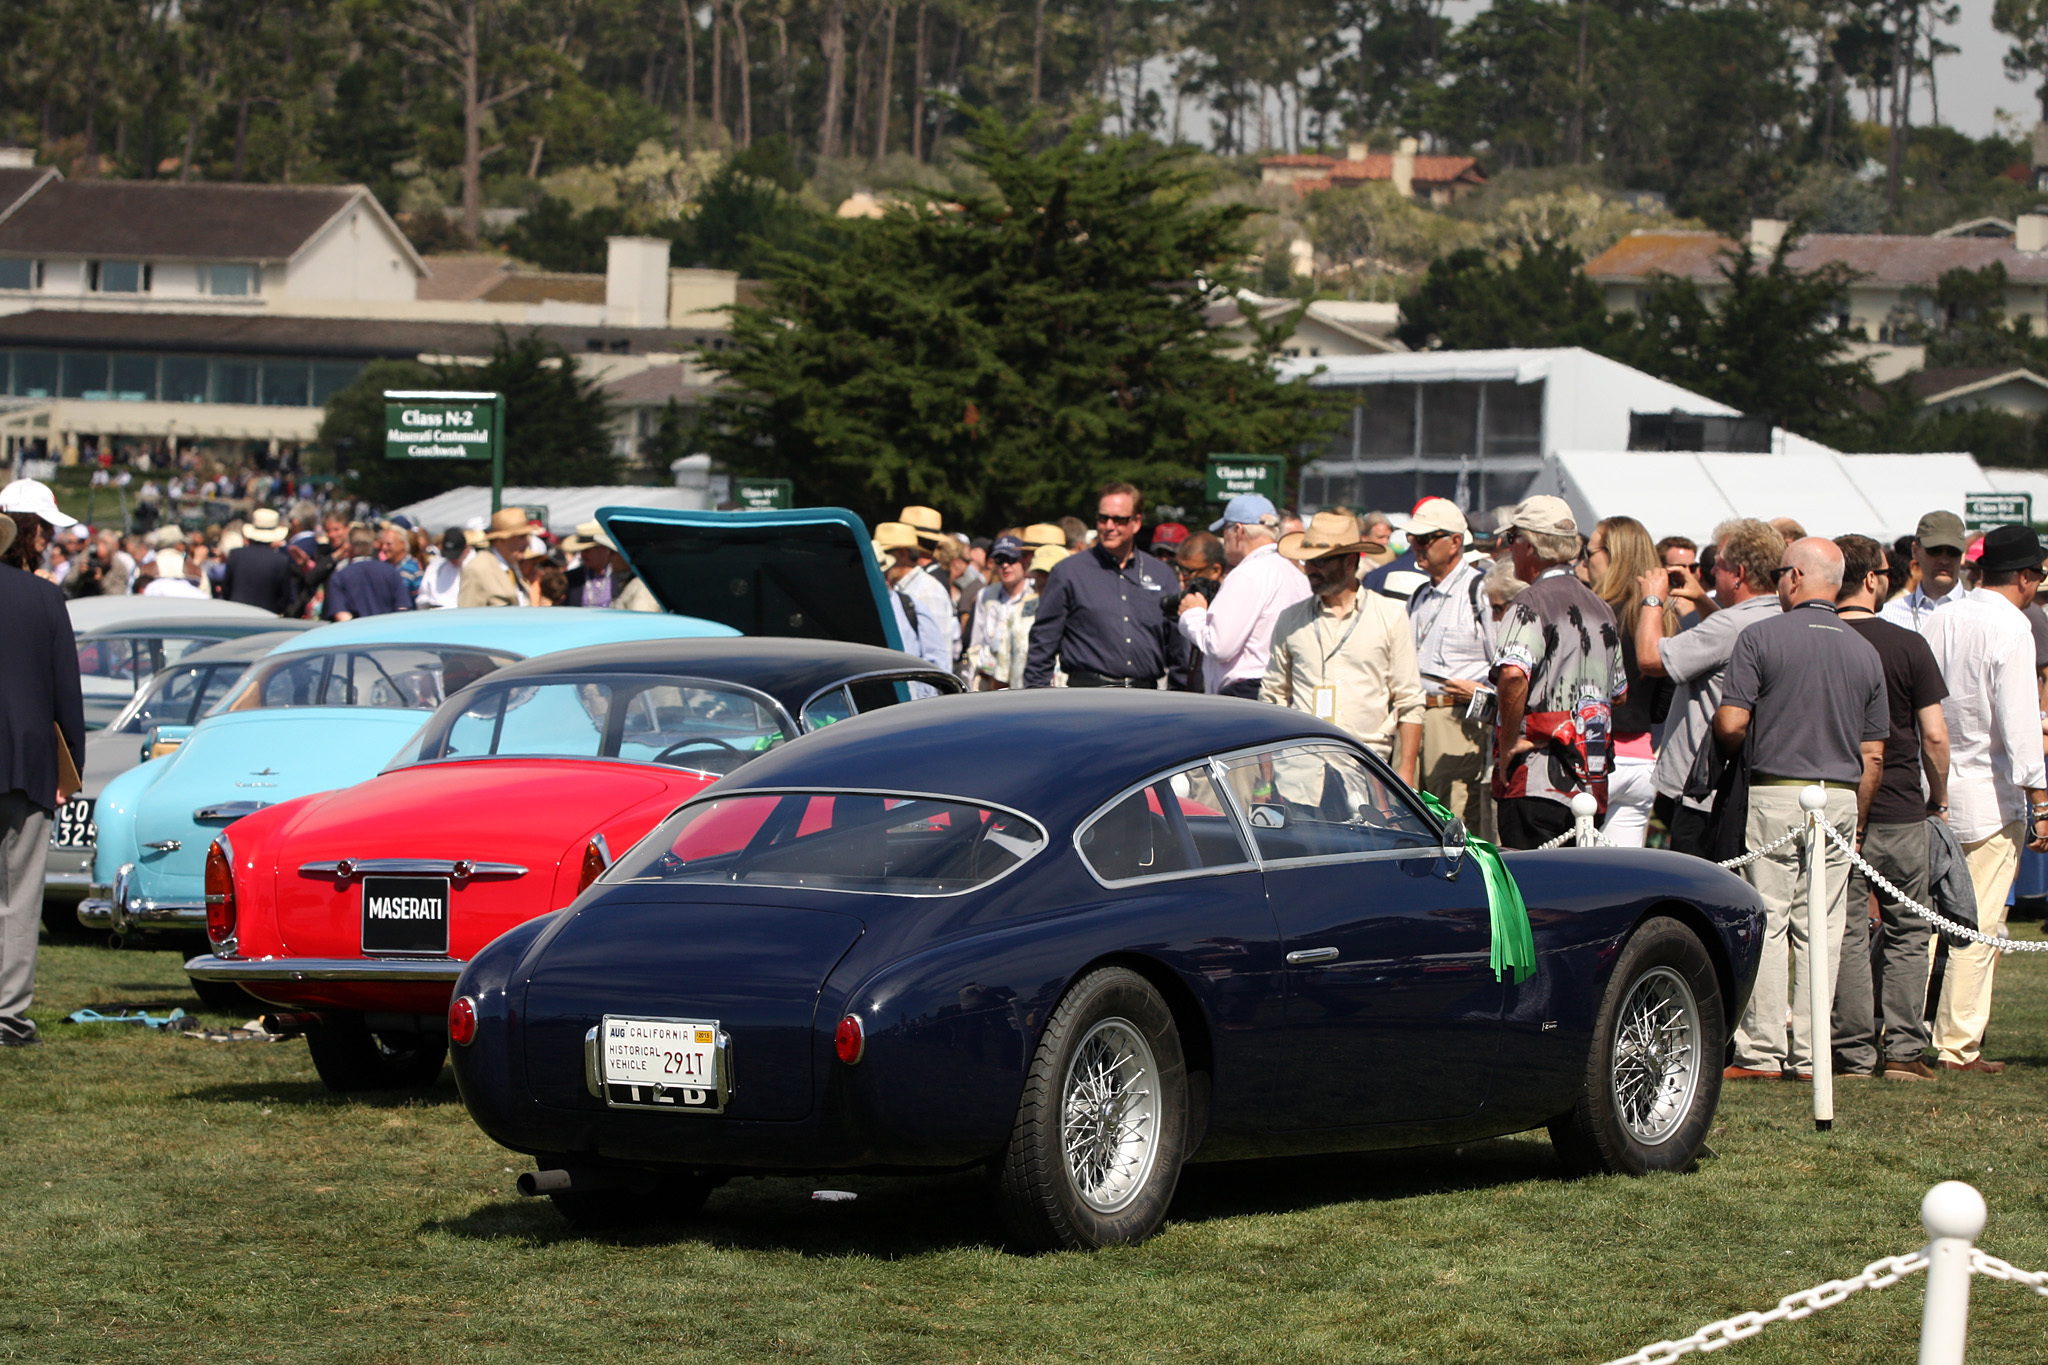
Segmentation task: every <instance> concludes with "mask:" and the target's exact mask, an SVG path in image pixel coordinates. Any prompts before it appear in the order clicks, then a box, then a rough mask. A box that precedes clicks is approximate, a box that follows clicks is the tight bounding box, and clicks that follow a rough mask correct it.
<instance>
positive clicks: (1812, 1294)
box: [1607, 1249, 2003, 1365]
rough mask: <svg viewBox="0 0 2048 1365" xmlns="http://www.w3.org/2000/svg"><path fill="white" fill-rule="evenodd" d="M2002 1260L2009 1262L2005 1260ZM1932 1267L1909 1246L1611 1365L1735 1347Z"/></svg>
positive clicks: (1644, 1364) (1648, 1364)
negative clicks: (1754, 1310) (1851, 1273)
mask: <svg viewBox="0 0 2048 1365" xmlns="http://www.w3.org/2000/svg"><path fill="white" fill-rule="evenodd" d="M2001 1264H2003V1263H2002V1262H2001ZM1925 1269H1927V1253H1926V1251H1925V1250H1924V1249H1923V1250H1920V1251H1909V1252H1907V1253H1906V1254H1905V1255H1903V1256H1887V1257H1885V1258H1884V1259H1883V1260H1880V1261H1872V1262H1871V1263H1870V1264H1869V1265H1867V1266H1865V1267H1863V1273H1862V1274H1860V1275H1855V1276H1852V1277H1851V1278H1849V1279H1846V1280H1829V1281H1828V1282H1827V1283H1826V1284H1817V1285H1815V1286H1814V1287H1813V1288H1811V1289H1802V1290H1800V1291H1799V1292H1798V1293H1796V1294H1787V1295H1786V1296H1785V1297H1784V1298H1782V1299H1779V1300H1778V1306H1777V1307H1775V1308H1772V1309H1769V1310H1767V1311H1765V1312H1762V1313H1737V1314H1736V1315H1735V1316H1734V1317H1732V1318H1723V1319H1721V1320H1720V1321H1719V1322H1710V1323H1708V1324H1707V1325H1706V1326H1705V1327H1702V1328H1700V1330H1699V1331H1697V1332H1694V1333H1693V1334H1692V1335H1691V1336H1689V1337H1684V1338H1681V1339H1680V1340H1678V1341H1659V1342H1654V1343H1652V1344H1651V1345H1648V1346H1645V1347H1644V1348H1643V1349H1642V1350H1640V1351H1637V1352H1636V1353H1635V1354H1634V1355H1629V1356H1622V1357H1621V1358H1620V1359H1618V1360H1610V1361H1608V1362H1607V1365H1671V1362H1673V1361H1675V1360H1680V1359H1682V1358H1684V1357H1686V1356H1689V1355H1691V1354H1692V1353H1693V1352H1695V1351H1699V1352H1702V1353H1704V1352H1708V1351H1718V1350H1720V1349H1721V1348H1722V1347H1724V1346H1732V1345H1734V1344H1735V1343H1736V1342H1738V1341H1741V1340H1742V1339H1744V1338H1745V1337H1753V1336H1755V1335H1756V1334H1757V1333H1758V1332H1761V1331H1763V1330H1764V1328H1766V1327H1768V1326H1770V1325H1771V1324H1772V1323H1774V1322H1797V1321H1799V1319H1801V1318H1804V1317H1811V1316H1812V1315H1813V1314H1815V1313H1818V1312H1819V1311H1820V1310H1821V1309H1823V1308H1833V1307H1834V1306H1835V1305H1836V1304H1838V1303H1840V1302H1841V1301H1842V1300H1844V1299H1846V1298H1848V1297H1849V1296H1850V1295H1851V1294H1854V1293H1857V1292H1859V1291H1861V1290H1865V1289H1886V1288H1889V1287H1890V1286H1892V1285H1895V1284H1897V1283H1898V1282H1899V1281H1900V1280H1902V1279H1904V1278H1905V1277H1906V1276H1908V1275H1911V1274H1914V1273H1915V1272H1917V1271H1921V1270H1925Z"/></svg>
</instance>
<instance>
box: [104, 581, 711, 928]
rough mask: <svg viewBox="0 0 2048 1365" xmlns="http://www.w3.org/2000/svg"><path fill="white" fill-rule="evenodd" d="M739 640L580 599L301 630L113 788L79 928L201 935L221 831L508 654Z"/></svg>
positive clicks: (422, 715) (324, 783) (368, 760)
mask: <svg viewBox="0 0 2048 1365" xmlns="http://www.w3.org/2000/svg"><path fill="white" fill-rule="evenodd" d="M737 634H739V632H738V631H737V630H735V629H733V628H732V627H731V626H728V625H722V624H719V623H717V622H714V621H706V620H703V619H701V618H697V617H691V616H673V615H667V614H663V613H653V612H633V611H605V610H591V609H585V608H581V607H554V608H549V609H547V610H541V611H536V610H521V609H516V608H511V609H508V608H503V607H496V608H493V607H469V608H462V607H457V608H452V609H444V610H439V611H415V612H402V613H397V614H394V615H389V616H374V617H365V618H362V619H359V620H354V621H344V622H342V623H340V624H338V625H332V626H325V627H322V628H321V629H319V630H314V631H307V632H306V633H304V634H303V635H300V636H297V637H295V638H293V639H292V640H290V641H287V642H286V643H284V644H281V645H279V646H277V647H276V648H275V649H273V650H271V651H270V653H268V654H267V655H265V656H264V657H263V658H262V659H259V660H258V661H257V662H256V663H255V664H253V665H252V666H251V667H250V668H249V671H248V673H247V674H246V675H245V676H244V677H243V678H242V680H241V682H240V683H238V684H237V685H236V686H235V689H234V690H233V691H232V692H230V693H228V695H227V696H225V697H223V698H222V699H221V701H220V702H219V703H218V704H217V705H216V706H215V707H214V709H213V710H212V711H211V712H209V713H208V714H207V716H206V717H205V718H204V719H203V720H201V721H200V723H199V724H198V725H197V726H196V727H194V728H193V729H192V731H191V732H190V734H189V735H188V736H187V737H186V738H185V739H184V742H183V743H182V744H181V745H180V746H179V747H178V748H177V750H176V751H175V752H172V753H170V754H167V755H165V756H164V757H162V758H156V759H151V760H150V761H149V762H147V763H144V764H142V765H141V766H140V767H136V768H132V769H130V770H129V771H127V772H125V773H123V774H121V775H120V776H119V777H117V778H115V779H113V780H112V781H111V782H109V783H107V785H106V787H105V788H104V789H103V790H102V791H101V793H100V798H99V803H98V806H97V808H96V809H95V811H94V818H95V823H96V824H97V825H98V827H99V829H98V851H97V853H96V855H95V858H94V862H93V881H94V886H93V888H92V892H93V894H92V895H91V896H90V897H89V898H88V899H86V900H85V901H83V902H82V903H81V904H80V906H79V910H78V918H79V922H80V923H81V924H83V925H84V926H85V927H87V928H90V929H103V930H106V931H109V932H111V933H113V934H116V935H128V934H139V935H144V936H145V937H147V938H159V937H161V938H167V939H168V940H169V941H166V942H165V943H164V946H166V947H172V946H183V945H182V944H181V943H179V942H178V940H179V939H182V938H187V937H189V936H191V935H193V934H199V933H203V932H204V930H205V927H206V896H205V868H206V850H207V846H208V845H209V844H211V843H212V841H213V839H214V837H215V836H216V835H217V834H219V833H220V831H221V829H222V828H223V827H224V826H226V825H228V824H230V823H231V822H233V821H235V820H237V819H240V818H241V817H242V816H244V815H247V814H249V813H251V812H252V811H257V810H261V809H262V808H263V807H265V806H270V805H275V804H277V803H278V802H280V801H289V800H292V799H293V798H294V797H299V796H306V795H309V794H311V793H313V792H322V791H332V790H334V789H336V788H339V787H347V786H352V785H353V784H355V783H357V782H361V781H364V780H365V779H367V778H370V777H374V776H375V775H376V774H377V772H378V771H379V770H380V769H382V768H383V767H384V765H385V763H386V762H387V761H389V759H390V758H391V756H392V755H393V754H394V753H396V752H398V750H399V749H400V748H401V747H402V746H403V745H404V744H405V742H406V741H407V740H408V739H410V738H411V737H412V734H413V732H414V731H415V730H417V729H419V727H420V725H421V724H422V723H423V722H424V721H425V720H426V718H427V717H428V716H429V715H430V714H431V713H432V712H433V710H434V708H435V707H436V706H439V705H440V704H441V702H442V701H443V700H445V699H446V698H447V697H448V695H449V694H450V693H453V692H456V691H458V690H460V689H461V688H463V687H465V686H467V685H468V684H470V683H472V682H474V681H476V680H477V679H478V678H480V677H483V676H484V675H485V674H487V673H489V672H491V671H492V670H493V669H496V668H498V667H500V666H502V665H504V664H508V663H512V662H515V661H517V660H519V659H526V658H532V657H534V656H536V655H541V654H551V653H554V652H556V651H558V650H565V649H576V648H580V647H582V646H585V645H601V644H614V643H624V642H628V641H639V640H673V639H689V638H695V637H702V636H732V635H737Z"/></svg>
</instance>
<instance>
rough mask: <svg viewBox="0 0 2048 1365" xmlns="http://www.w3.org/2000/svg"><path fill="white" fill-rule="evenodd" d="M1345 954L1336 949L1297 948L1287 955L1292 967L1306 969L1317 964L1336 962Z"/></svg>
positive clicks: (1289, 964) (1288, 962) (1288, 963)
mask: <svg viewBox="0 0 2048 1365" xmlns="http://www.w3.org/2000/svg"><path fill="white" fill-rule="evenodd" d="M1342 956H1343V953H1342V952H1340V951H1339V950H1338V949H1335V948H1297V949H1295V950H1294V951H1293V952H1291V953H1289V954H1288V955H1287V965H1288V966H1290V967H1306V966H1309V965H1310V964H1312V963H1316V962H1335V961H1336V960H1337V959H1338V958H1340V957H1342Z"/></svg>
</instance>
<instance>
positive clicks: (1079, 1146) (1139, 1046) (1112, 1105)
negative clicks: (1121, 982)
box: [1060, 1018, 1160, 1213]
mask: <svg viewBox="0 0 2048 1365" xmlns="http://www.w3.org/2000/svg"><path fill="white" fill-rule="evenodd" d="M1159 1116H1160V1104H1159V1068H1158V1064H1157V1063H1156V1062H1155V1061H1154V1060H1153V1057H1152V1046H1151V1044H1149V1043H1147V1042H1146V1041H1145V1035H1144V1034H1143V1033H1142V1032H1140V1031H1139V1029H1138V1027H1137V1026H1136V1025H1135V1024H1132V1023H1131V1022H1130V1021H1128V1020H1126V1019H1120V1018H1111V1019H1104V1020H1102V1021H1101V1022H1099V1023H1097V1024H1096V1025H1095V1027H1093V1028H1091V1029H1089V1030H1088V1032H1087V1034H1086V1035H1085V1036H1084V1037H1083V1038H1082V1039H1081V1043H1080V1046H1078V1047H1076V1048H1075V1049H1074V1053H1073V1060H1072V1062H1070V1063H1069V1064H1068V1066H1067V1075H1066V1080H1065V1083H1064V1084H1063V1085H1062V1086H1061V1088H1060V1147H1061V1150H1062V1151H1063V1152H1064V1153H1065V1156H1066V1165H1067V1177H1068V1179H1069V1180H1071V1181H1072V1182H1073V1187H1074V1193H1075V1194H1076V1195H1077V1196H1079V1197H1080V1199H1081V1202H1082V1203H1084V1204H1086V1205H1087V1206H1088V1207H1089V1208H1091V1209H1093V1210H1095V1211H1096V1212H1097V1213H1115V1212H1116V1211H1117V1210H1119V1209H1121V1208H1123V1207H1124V1205H1126V1204H1128V1203H1130V1202H1131V1200H1133V1199H1135V1198H1136V1197H1137V1196H1138V1194H1139V1193H1140V1192H1141V1191H1143V1190H1144V1188H1145V1182H1146V1180H1147V1178H1149V1177H1150V1176H1151V1174H1152V1165H1153V1161H1154V1159H1155V1157H1156V1155H1157V1149H1158V1142H1159Z"/></svg>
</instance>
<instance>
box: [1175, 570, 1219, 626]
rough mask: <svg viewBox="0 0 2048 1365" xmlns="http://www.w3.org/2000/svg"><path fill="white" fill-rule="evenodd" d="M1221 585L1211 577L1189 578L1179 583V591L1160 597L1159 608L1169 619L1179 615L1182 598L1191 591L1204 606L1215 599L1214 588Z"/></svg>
mask: <svg viewBox="0 0 2048 1365" xmlns="http://www.w3.org/2000/svg"><path fill="white" fill-rule="evenodd" d="M1222 586H1223V585H1222V584H1221V583H1219V582H1217V581H1216V580H1215V579H1213V578H1190V579H1189V580H1187V582H1185V583H1183V584H1182V585H1181V590H1180V591H1179V592H1177V593H1172V594H1169V595H1168V596H1165V597H1162V598H1160V599H1159V609H1160V610H1161V611H1163V612H1165V613H1166V619H1167V620H1169V621H1171V620H1173V619H1174V618H1175V617H1177V616H1179V615H1180V604H1181V599H1182V598H1185V597H1187V596H1188V595H1189V594H1190V593H1192V594H1194V595H1195V596H1196V597H1199V598H1201V599H1202V605H1203V606H1205V607H1206V606H1208V605H1209V603H1211V602H1213V601H1215V600H1216V590H1217V589H1218V588H1220V587H1222Z"/></svg>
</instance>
